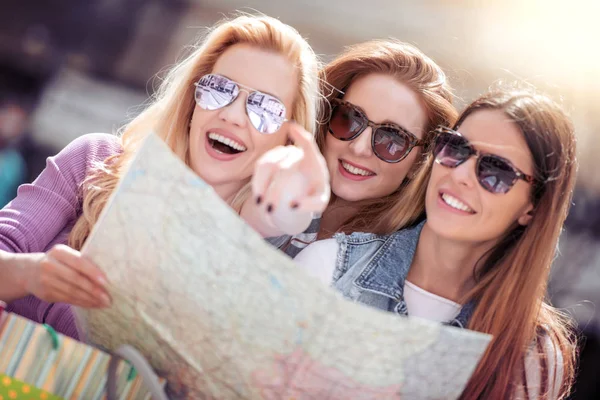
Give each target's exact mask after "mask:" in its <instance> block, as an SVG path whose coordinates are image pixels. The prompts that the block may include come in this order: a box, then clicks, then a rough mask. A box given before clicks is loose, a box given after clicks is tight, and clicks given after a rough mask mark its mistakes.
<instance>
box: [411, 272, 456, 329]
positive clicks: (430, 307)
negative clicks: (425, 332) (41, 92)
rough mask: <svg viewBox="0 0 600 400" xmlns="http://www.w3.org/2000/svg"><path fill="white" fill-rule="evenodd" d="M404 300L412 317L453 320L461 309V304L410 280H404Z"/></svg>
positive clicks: (444, 320)
mask: <svg viewBox="0 0 600 400" xmlns="http://www.w3.org/2000/svg"><path fill="white" fill-rule="evenodd" d="M404 301H405V302H406V308H407V309H408V310H409V315H410V316H411V317H419V318H425V319H429V320H432V321H436V322H448V321H452V320H453V319H454V318H456V316H457V315H458V313H459V312H460V309H461V305H460V304H458V303H455V302H453V301H452V300H448V299H446V298H444V297H440V296H438V295H436V294H433V293H431V292H428V291H427V290H424V289H421V288H420V287H418V286H417V285H415V284H414V283H412V282H409V281H404Z"/></svg>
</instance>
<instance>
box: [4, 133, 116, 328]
mask: <svg viewBox="0 0 600 400" xmlns="http://www.w3.org/2000/svg"><path fill="white" fill-rule="evenodd" d="M119 143H120V142H119V139H118V138H117V137H115V136H113V135H108V134H100V133H94V134H88V135H84V136H81V137H79V138H77V139H75V140H74V141H73V142H71V143H70V144H69V145H68V146H67V147H65V148H64V149H63V150H62V151H61V152H60V153H58V154H57V155H56V156H54V157H50V158H48V161H47V162H46V168H45V169H44V171H42V173H41V174H40V175H39V176H38V177H37V179H36V180H35V181H34V182H33V183H32V184H26V185H22V186H21V187H19V190H18V193H17V197H16V198H15V199H14V200H13V201H12V202H10V203H9V204H8V205H7V206H6V207H4V208H3V209H2V210H0V249H1V250H5V251H8V252H11V253H35V252H46V251H48V250H49V249H50V248H51V247H52V246H54V245H56V244H59V243H62V244H66V243H67V239H68V237H69V233H70V232H71V229H72V228H73V225H74V224H75V222H76V221H77V218H78V217H79V216H80V215H81V184H82V182H83V180H84V179H85V177H86V176H87V175H88V173H89V172H90V170H91V168H93V167H94V166H95V164H97V163H98V162H101V161H104V160H105V159H106V158H107V157H108V156H111V155H113V154H116V153H118V152H120V151H121V146H120V144H119ZM7 311H10V312H14V313H17V314H20V315H22V316H24V317H27V318H29V319H31V320H33V321H36V322H39V323H46V324H49V325H50V326H52V327H53V328H54V329H56V331H58V332H60V333H63V334H65V335H68V336H71V337H73V338H76V339H78V338H79V337H78V333H77V328H76V326H75V318H74V314H73V310H72V309H71V306H69V305H67V304H63V303H54V304H50V303H47V302H45V301H43V300H40V299H38V298H37V297H34V296H28V297H25V298H23V299H20V300H16V301H14V302H12V303H10V304H9V305H8V307H7Z"/></svg>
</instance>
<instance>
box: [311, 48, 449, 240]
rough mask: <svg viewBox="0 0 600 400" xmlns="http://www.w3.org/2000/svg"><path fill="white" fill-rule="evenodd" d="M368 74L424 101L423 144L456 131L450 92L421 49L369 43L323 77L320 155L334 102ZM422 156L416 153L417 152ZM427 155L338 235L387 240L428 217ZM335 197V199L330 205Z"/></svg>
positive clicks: (340, 59)
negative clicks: (449, 128) (441, 131)
mask: <svg viewBox="0 0 600 400" xmlns="http://www.w3.org/2000/svg"><path fill="white" fill-rule="evenodd" d="M369 74H385V75H389V76H391V77H392V78H394V79H396V80H398V81H399V82H401V83H403V84H405V85H407V86H408V87H409V88H411V89H412V90H413V91H414V92H415V93H416V94H417V95H418V96H419V97H420V98H421V100H422V103H423V105H424V106H425V108H426V111H427V125H426V126H425V129H424V130H425V132H426V134H425V136H424V137H423V139H425V140H426V141H430V139H431V138H432V136H433V133H432V132H433V130H434V128H435V127H437V126H438V125H452V124H454V122H455V121H456V117H457V116H458V113H457V111H456V109H455V108H454V106H453V105H452V98H453V95H452V88H451V87H450V85H449V83H448V80H447V79H446V75H445V74H444V72H443V71H442V69H441V68H440V67H439V66H438V65H437V64H436V63H435V62H434V61H433V60H432V59H430V58H429V57H427V56H426V55H425V54H423V53H422V52H421V51H420V50H419V49H417V48H416V47H414V46H411V45H410V44H407V43H403V42H400V41H398V40H393V39H388V40H371V41H368V42H364V43H359V44H356V45H353V46H350V47H348V48H347V49H346V51H344V52H343V53H342V54H340V55H339V56H338V57H336V58H335V60H333V61H331V62H330V63H329V64H327V65H326V66H325V68H323V70H322V71H321V84H322V93H323V95H324V96H325V101H324V104H323V107H322V108H321V111H322V112H323V116H322V118H321V125H320V126H319V128H318V129H317V134H316V139H317V143H318V144H319V148H320V149H321V151H322V152H324V151H326V149H325V138H326V136H327V134H328V126H327V123H328V117H329V115H330V112H331V108H330V102H331V100H332V99H335V98H341V97H342V96H343V93H344V92H345V91H346V90H348V88H349V87H350V85H352V83H353V82H355V81H356V80H357V79H358V78H361V77H364V76H367V75H369ZM413 151H418V150H416V149H415V150H413ZM428 162H429V152H428V151H422V152H421V156H420V157H419V158H418V159H417V161H416V162H415V166H414V168H413V171H416V173H415V174H414V176H413V177H412V179H406V180H405V182H404V183H403V184H402V185H401V186H400V187H399V188H398V189H397V190H396V191H395V192H394V193H392V194H390V195H388V196H385V197H383V198H379V199H374V200H369V201H364V202H361V205H360V209H359V211H358V212H356V213H355V215H354V216H353V217H351V218H350V219H349V220H348V221H345V222H344V223H343V224H342V227H341V228H340V229H339V231H343V232H346V233H351V232H357V231H364V232H373V233H380V234H389V233H392V232H394V231H395V230H397V229H398V227H399V226H406V225H410V224H412V223H414V222H415V221H416V220H417V219H418V218H419V217H421V216H423V213H424V211H425V188H426V187H427V180H428V177H429V174H428V169H427V168H421V167H423V166H426V165H427V164H428ZM334 201H335V196H332V202H334Z"/></svg>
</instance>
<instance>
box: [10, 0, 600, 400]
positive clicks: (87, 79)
mask: <svg viewBox="0 0 600 400" xmlns="http://www.w3.org/2000/svg"><path fill="white" fill-rule="evenodd" d="M484 3H485V5H484ZM235 10H242V11H248V12H251V11H253V10H257V11H260V12H263V13H266V14H268V15H271V16H274V17H278V18H280V19H281V20H282V21H284V22H286V23H288V24H291V25H292V26H294V27H295V28H296V29H298V30H299V31H300V32H301V33H302V34H303V35H304V36H305V37H307V38H308V39H309V41H310V43H311V44H312V45H313V47H314V49H315V51H316V52H317V53H318V54H320V55H321V56H322V57H323V60H324V61H327V60H330V59H331V58H332V57H333V56H335V55H336V54H337V53H338V52H340V51H341V50H342V49H343V47H344V46H346V45H349V44H352V43H356V42H360V41H363V40H367V39H372V38H385V37H390V36H393V37H396V38H398V39H400V40H403V41H407V42H410V43H412V44H415V45H416V46H418V47H419V48H421V50H423V51H424V52H425V53H426V54H428V55H429V56H430V57H432V58H433V59H434V60H436V61H437V62H438V63H439V64H440V65H441V66H442V67H443V68H444V69H445V70H446V72H447V73H448V75H449V77H450V79H451V81H452V82H453V86H454V87H455V88H456V95H457V104H458V105H459V107H461V106H462V105H464V104H465V103H467V102H469V101H470V100H472V99H474V98H475V97H476V96H477V95H479V94H481V93H482V92H484V91H485V90H486V89H487V88H488V87H489V86H491V85H493V84H494V83H496V82H498V81H499V80H503V81H513V80H525V81H527V82H530V83H531V84H534V85H535V86H537V87H538V88H539V89H541V90H543V91H545V92H548V93H549V94H551V95H553V96H554V98H555V99H557V100H558V101H560V102H562V103H563V105H564V107H565V108H566V109H567V110H568V111H569V112H570V114H571V116H572V117H573V121H574V123H575V126H576V129H577V133H578V141H579V151H580V154H579V158H580V170H579V177H578V184H577V192H576V194H575V198H574V206H573V208H572V212H571V214H570V216H569V220H568V224H567V229H566V232H565V233H564V234H563V237H562V238H561V243H560V252H559V254H558V256H557V259H556V263H555V264H556V265H555V266H554V269H553V272H552V276H553V278H552V281H551V285H550V288H549V296H550V297H551V298H552V301H553V302H554V304H556V305H558V306H560V307H563V308H564V309H565V310H566V311H567V312H569V313H571V315H573V316H574V317H575V318H576V320H577V321H578V332H579V333H580V335H581V336H582V356H581V371H580V374H579V378H578V382H577V386H576V392H575V393H574V395H573V396H572V398H573V399H597V398H600V368H599V367H600V341H599V337H600V312H599V311H598V310H597V309H596V304H600V250H598V249H600V246H599V243H600V173H597V172H596V171H597V170H598V167H597V166H596V165H594V160H595V159H596V157H597V155H596V154H597V152H598V151H599V150H600V138H598V135H597V134H596V132H597V131H598V130H599V129H600V52H599V51H598V40H599V39H600V23H598V17H599V16H600V2H599V1H597V0H570V1H559V0H503V1H494V2H492V1H488V2H482V1H476V0H420V1H411V0H369V1H363V0H343V1H342V0H327V1H323V0H302V1H300V0H279V1H272V0H86V1H81V0H3V2H2V10H1V12H0V203H1V204H0V206H3V205H4V204H5V203H6V202H8V201H9V200H10V199H12V198H13V197H14V195H15V193H16V187H17V186H18V185H19V184H21V183H23V182H30V181H32V180H33V179H34V178H35V176H37V174H39V172H40V171H41V170H42V169H43V168H44V165H45V160H46V157H48V156H50V155H53V154H55V153H56V152H58V151H59V150H60V149H61V148H62V147H63V146H65V145H66V144H67V143H68V142H70V141H71V140H73V139H74V138H75V137H77V136H79V135H81V134H84V133H89V132H114V131H116V130H117V129H118V128H119V127H120V126H121V125H122V124H123V123H124V122H126V121H127V120H129V119H131V118H132V117H133V116H135V114H136V113H137V112H139V111H140V110H141V104H142V103H143V102H144V101H145V100H146V99H147V97H148V95H149V94H151V93H152V91H153V88H154V87H155V83H156V81H155V80H153V77H154V75H155V74H156V73H157V72H160V71H164V70H165V69H166V68H168V67H169V66H170V65H172V64H174V63H175V62H176V61H177V59H178V57H180V56H181V55H182V54H183V51H184V49H185V47H186V46H187V45H189V44H191V43H193V42H194V40H195V39H197V38H198V37H199V36H200V35H201V34H202V33H203V32H204V31H205V28H206V27H207V26H210V25H212V24H213V23H214V22H216V21H217V20H219V19H221V18H222V17H223V16H226V15H230V14H231V13H232V12H233V11H235Z"/></svg>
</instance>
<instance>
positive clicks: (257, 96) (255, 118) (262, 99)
mask: <svg viewBox="0 0 600 400" xmlns="http://www.w3.org/2000/svg"><path fill="white" fill-rule="evenodd" d="M246 110H247V111H248V117H250V121H251V122H252V125H253V126H254V127H255V128H256V130H257V131H259V132H260V133H267V134H272V133H275V132H277V131H278V130H279V128H281V125H283V123H284V122H285V105H283V103H282V102H281V101H280V100H279V99H277V98H276V97H273V96H270V95H268V94H264V93H261V92H252V93H251V94H250V96H248V102H247V104H246Z"/></svg>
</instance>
